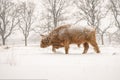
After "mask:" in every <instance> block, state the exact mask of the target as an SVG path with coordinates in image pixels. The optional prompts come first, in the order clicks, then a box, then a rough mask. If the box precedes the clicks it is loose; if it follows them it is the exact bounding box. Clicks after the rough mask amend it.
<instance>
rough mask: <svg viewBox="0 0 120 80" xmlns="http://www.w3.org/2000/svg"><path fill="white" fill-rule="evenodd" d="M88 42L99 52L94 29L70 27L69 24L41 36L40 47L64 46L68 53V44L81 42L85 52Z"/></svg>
mask: <svg viewBox="0 0 120 80" xmlns="http://www.w3.org/2000/svg"><path fill="white" fill-rule="evenodd" d="M88 43H90V44H91V45H92V46H93V47H94V50H95V51H96V52H97V53H99V52H100V51H99V48H98V45H97V43H96V37H95V30H89V29H87V28H84V29H83V30H80V29H75V28H72V27H71V25H63V26H60V27H58V28H56V29H55V30H53V31H52V32H51V33H50V34H49V35H47V36H43V37H42V40H41V47H42V48H45V47H48V46H50V45H52V46H53V49H52V50H53V51H55V49H57V48H60V47H65V53H66V54H68V50H69V45H70V44H78V45H80V44H83V46H84V51H83V53H87V51H88V48H89V45H88Z"/></svg>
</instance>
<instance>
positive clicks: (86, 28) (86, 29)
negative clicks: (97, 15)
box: [58, 25, 95, 35]
mask: <svg viewBox="0 0 120 80" xmlns="http://www.w3.org/2000/svg"><path fill="white" fill-rule="evenodd" d="M64 26H68V25H64ZM66 30H67V31H68V32H69V33H70V34H74V32H86V33H88V32H92V31H95V29H94V28H93V27H91V26H81V25H69V26H68V27H67V28H63V29H61V30H59V32H58V33H59V35H64V33H65V32H66Z"/></svg>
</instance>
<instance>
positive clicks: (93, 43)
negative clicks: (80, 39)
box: [90, 41, 100, 53]
mask: <svg viewBox="0 0 120 80" xmlns="http://www.w3.org/2000/svg"><path fill="white" fill-rule="evenodd" d="M90 44H91V45H92V46H93V47H94V50H95V51H96V53H100V50H99V47H98V45H97V42H96V41H91V42H90Z"/></svg>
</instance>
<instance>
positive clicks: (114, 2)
mask: <svg viewBox="0 0 120 80" xmlns="http://www.w3.org/2000/svg"><path fill="white" fill-rule="evenodd" d="M110 3H111V6H110V8H111V11H112V13H113V16H114V19H115V26H116V27H118V28H119V29H120V20H119V19H120V0H110Z"/></svg>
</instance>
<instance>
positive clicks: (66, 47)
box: [64, 41, 69, 54]
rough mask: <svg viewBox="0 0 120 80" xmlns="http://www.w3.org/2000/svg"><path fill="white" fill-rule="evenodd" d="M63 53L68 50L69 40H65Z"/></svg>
mask: <svg viewBox="0 0 120 80" xmlns="http://www.w3.org/2000/svg"><path fill="white" fill-rule="evenodd" d="M64 47H65V54H68V50H69V42H68V41H65V45H64Z"/></svg>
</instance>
